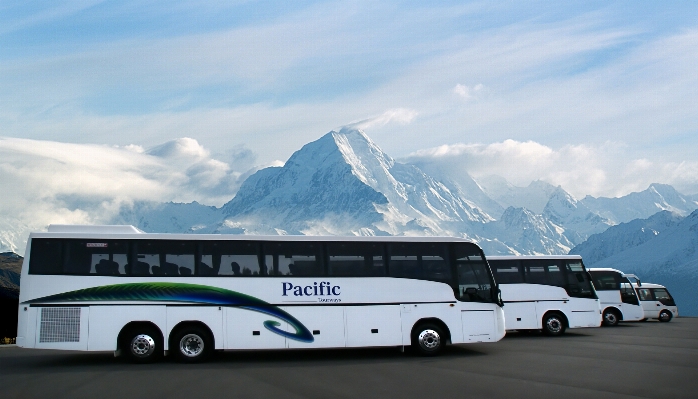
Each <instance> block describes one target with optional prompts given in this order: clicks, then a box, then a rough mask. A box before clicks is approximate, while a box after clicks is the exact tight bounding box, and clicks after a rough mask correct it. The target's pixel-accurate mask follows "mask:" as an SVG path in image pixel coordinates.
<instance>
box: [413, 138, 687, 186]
mask: <svg viewBox="0 0 698 399" xmlns="http://www.w3.org/2000/svg"><path fill="white" fill-rule="evenodd" d="M403 161H406V162H410V163H414V164H417V165H419V166H423V167H424V168H425V169H428V170H432V171H438V173H440V174H442V175H444V176H447V177H450V178H452V179H456V180H457V179H458V177H459V176H462V175H464V174H470V175H471V176H473V177H474V178H476V179H477V178H481V177H485V176H489V175H498V176H502V177H504V178H506V179H507V180H508V181H509V182H511V183H512V184H514V185H516V186H527V185H528V184H529V183H530V182H531V181H534V180H539V179H540V180H544V181H547V182H548V183H550V184H553V185H560V186H562V187H563V188H564V189H565V190H567V191H568V192H570V193H571V194H572V195H574V196H575V197H577V198H582V197H584V196H585V195H593V196H597V197H598V196H606V197H616V196H621V195H626V194H628V193H630V192H633V191H641V190H644V189H646V188H647V187H648V186H649V185H650V184H651V183H666V184H671V185H673V186H675V187H676V188H677V189H678V190H679V191H682V192H684V193H685V194H694V193H696V192H698V162H680V163H676V162H665V161H661V160H648V159H633V158H632V157H631V156H630V154H628V152H627V146H625V145H623V144H619V143H613V142H607V143H604V144H603V145H601V146H590V145H567V146H563V147H560V148H551V147H548V146H545V145H542V144H540V143H536V142H533V141H528V142H519V141H515V140H505V141H503V142H498V143H491V144H462V143H461V144H453V145H443V146H439V147H434V148H430V149H424V150H419V151H416V152H414V153H412V154H410V155H409V156H408V157H406V158H404V159H403Z"/></svg>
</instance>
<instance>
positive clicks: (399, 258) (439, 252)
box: [388, 242, 451, 283]
mask: <svg viewBox="0 0 698 399" xmlns="http://www.w3.org/2000/svg"><path fill="white" fill-rule="evenodd" d="M388 253H389V254H390V262H389V264H388V266H389V267H388V269H389V273H390V276H391V277H403V278H416V279H425V280H434V281H442V282H447V283H450V281H451V268H450V266H449V264H448V261H447V259H448V246H447V245H446V244H444V243H415V242H410V243H390V244H388Z"/></svg>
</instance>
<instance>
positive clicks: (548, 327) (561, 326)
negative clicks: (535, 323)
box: [543, 313, 565, 336]
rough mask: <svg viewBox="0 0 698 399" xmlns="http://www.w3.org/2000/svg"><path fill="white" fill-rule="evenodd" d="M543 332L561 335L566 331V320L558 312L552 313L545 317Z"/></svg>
mask: <svg viewBox="0 0 698 399" xmlns="http://www.w3.org/2000/svg"><path fill="white" fill-rule="evenodd" d="M543 333H545V335H550V336H559V335H562V334H564V333H565V320H564V319H563V318H562V316H560V315H559V314H557V313H550V314H548V315H546V316H545V318H544V319H543Z"/></svg>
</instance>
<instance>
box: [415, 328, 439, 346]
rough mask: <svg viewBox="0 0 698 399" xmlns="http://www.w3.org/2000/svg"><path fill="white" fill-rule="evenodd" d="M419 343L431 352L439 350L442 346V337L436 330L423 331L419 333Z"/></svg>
mask: <svg viewBox="0 0 698 399" xmlns="http://www.w3.org/2000/svg"><path fill="white" fill-rule="evenodd" d="M417 341H418V342H419V346H421V347H422V348H424V349H426V350H430V351H431V350H434V349H436V348H438V347H439V345H441V337H440V336H439V333H437V332H436V331H434V330H424V331H422V332H421V333H419V336H418V337H417Z"/></svg>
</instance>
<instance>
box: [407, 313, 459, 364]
mask: <svg viewBox="0 0 698 399" xmlns="http://www.w3.org/2000/svg"><path fill="white" fill-rule="evenodd" d="M410 339H411V342H412V347H413V348H414V349H416V350H417V351H418V353H419V354H420V355H422V356H436V355H438V354H439V353H441V351H442V350H443V348H444V347H445V346H446V343H448V342H451V331H450V330H449V328H448V326H447V325H446V323H444V322H443V321H442V320H440V319H437V318H425V319H420V320H418V321H417V322H416V323H414V326H413V327H412V331H411V333H410Z"/></svg>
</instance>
